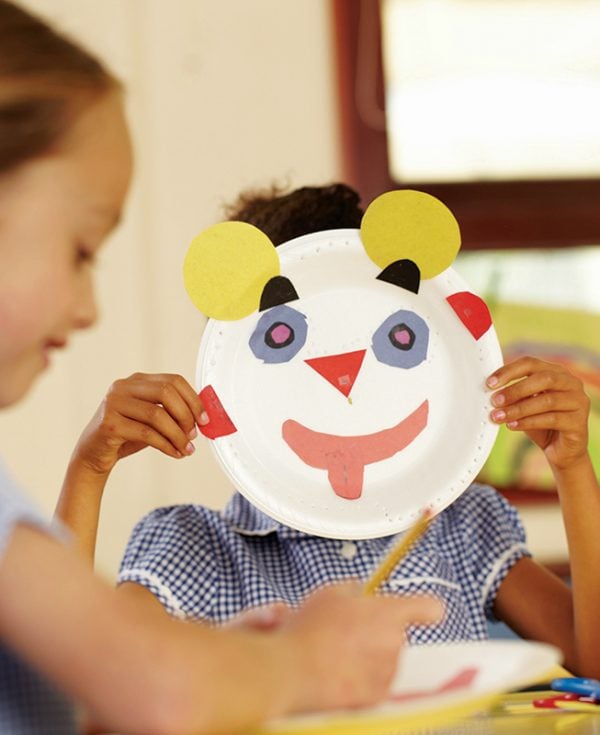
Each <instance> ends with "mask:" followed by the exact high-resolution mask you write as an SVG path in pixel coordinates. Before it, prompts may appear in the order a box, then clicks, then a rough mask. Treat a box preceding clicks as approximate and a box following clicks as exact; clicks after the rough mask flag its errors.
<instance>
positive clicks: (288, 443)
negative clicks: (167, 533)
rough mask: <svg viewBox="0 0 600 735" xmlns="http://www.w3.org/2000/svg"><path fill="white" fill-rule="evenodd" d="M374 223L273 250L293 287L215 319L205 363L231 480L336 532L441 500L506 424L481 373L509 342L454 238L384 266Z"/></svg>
mask: <svg viewBox="0 0 600 735" xmlns="http://www.w3.org/2000/svg"><path fill="white" fill-rule="evenodd" d="M394 193H396V194H397V193H398V192H393V194H394ZM384 196H386V195H384ZM423 196H426V195H423ZM429 199H432V197H429ZM377 201H378V200H375V202H377ZM434 201H436V202H437V200H434ZM438 204H440V203H439V202H438ZM441 206H443V205H441ZM370 210H371V208H369V209H368V210H367V213H366V214H365V219H367V218H368V216H369V213H370ZM446 211H447V210H446ZM372 219H373V217H371V220H372ZM452 221H454V220H452ZM364 223H365V220H363V226H362V227H361V230H360V231H359V230H332V231H327V232H319V233H314V234H311V235H307V236H305V237H301V238H298V239H296V240H292V241H290V242H288V243H285V244H283V245H281V246H279V247H278V248H277V250H276V253H277V255H278V258H279V261H280V273H281V276H277V278H274V279H272V280H273V282H274V283H275V290H277V289H279V290H280V291H283V296H281V294H277V293H276V294H275V302H276V303H275V305H273V306H269V303H270V301H269V299H271V301H273V294H272V293H270V292H269V288H270V286H269V287H265V288H264V290H263V292H262V297H261V310H259V309H258V305H257V307H256V310H254V311H251V312H250V313H246V315H245V316H241V317H240V318H232V317H231V316H228V318H227V319H214V318H213V319H210V320H209V323H208V325H207V328H206V330H205V333H204V335H203V339H202V342H201V346H200V351H199V355H198V363H197V371H196V381H197V385H198V388H199V389H200V388H202V389H203V391H202V397H203V400H204V403H205V406H206V408H207V410H208V412H209V414H210V415H211V422H210V424H209V426H208V427H207V429H208V432H209V433H208V435H209V436H211V438H212V439H213V442H212V446H213V449H214V451H215V453H216V456H217V458H218V460H219V462H220V464H221V465H222V467H223V469H224V470H225V472H226V473H227V475H228V476H229V478H230V479H231V481H232V483H233V484H234V486H235V487H236V488H237V489H238V490H240V492H242V493H243V494H244V495H245V496H246V497H247V498H248V500H249V501H250V502H251V503H253V504H254V505H255V506H257V507H258V508H259V509H260V510H262V511H263V512H265V513H266V514H268V515H269V516H271V517H272V518H275V519H276V520H278V521H280V522H281V523H284V524H286V525H288V526H291V527H293V528H296V529H299V530H301V531H304V532H306V533H311V534H316V535H319V536H326V537H334V538H348V539H351V538H352V539H359V538H369V537H376V536H385V535H389V534H393V533H397V532H399V531H402V530H404V529H405V528H407V527H408V526H409V525H410V524H411V523H412V522H413V521H414V520H415V519H416V518H417V517H418V516H419V515H420V513H421V511H422V509H423V508H424V507H425V506H430V507H432V509H433V510H434V512H437V511H440V510H442V509H443V508H445V507H446V506H447V505H449V504H450V503H451V502H452V501H453V500H455V499H456V498H457V497H458V495H460V493H462V492H463V490H465V489H466V487H467V486H468V485H469V484H470V483H471V482H472V481H473V479H474V478H475V476H476V474H477V472H478V471H479V469H480V468H481V466H482V465H483V463H484V461H485V459H486V458H487V456H488V454H489V452H490V450H491V447H492V445H493V442H494V440H495V437H496V433H497V427H496V426H495V425H494V424H492V422H491V421H490V419H489V412H490V404H489V392H488V391H487V390H486V388H485V379H486V377H487V376H488V375H489V374H490V373H491V372H492V371H493V370H495V369H496V368H498V367H499V365H500V364H501V362H502V358H501V352H500V348H499V345H498V340H497V337H496V334H495V331H494V328H493V326H492V324H491V319H490V316H489V311H488V310H487V307H486V306H485V304H484V303H483V301H482V300H481V299H480V298H479V297H477V296H476V295H474V294H473V293H471V292H470V290H469V288H468V286H467V285H466V284H465V282H464V281H463V280H462V278H461V277H460V276H459V275H458V274H457V273H456V272H455V271H454V270H453V269H452V268H451V267H449V265H448V263H449V262H452V260H453V258H454V256H455V254H456V250H457V248H458V246H456V247H455V249H454V251H453V253H451V255H449V256H446V259H445V260H443V259H442V261H443V262H442V264H441V265H440V264H439V263H436V264H435V266H432V268H429V263H428V261H427V258H422V259H421V261H419V259H418V256H417V255H415V254H414V253H413V252H409V253H408V254H409V255H411V257H412V259H403V258H399V259H397V260H396V261H395V262H393V263H392V264H391V266H390V267H384V268H382V264H385V263H386V262H387V261H386V258H387V259H388V260H389V258H390V256H389V255H387V256H386V255H384V256H382V257H378V254H377V253H375V254H374V253H373V249H374V248H373V238H374V237H375V240H376V243H377V244H379V243H380V240H381V236H380V233H378V232H376V233H375V235H374V234H373V232H372V231H371V230H372V228H371V230H370V229H369V228H368V227H366V228H365V224H364ZM229 224H239V223H229ZM245 227H249V226H248V225H245ZM251 229H252V230H255V228H251ZM256 232H258V231H257V230H256ZM260 234H262V233H260ZM400 235H401V233H400ZM400 235H399V242H400V245H398V247H399V248H400V250H401V252H400V255H402V248H404V247H405V246H404V245H403V244H402V243H403V242H404V240H403V238H402V236H400ZM263 237H264V236H263ZM409 250H410V249H409ZM433 250H435V248H433ZM367 251H368V254H367ZM427 252H428V257H430V258H433V255H431V253H429V251H427ZM434 255H435V252H434ZM434 259H435V258H434ZM438 259H439V258H438ZM415 260H416V261H417V263H418V266H417V270H416V278H417V283H415V282H414V278H413V277H414V276H415V271H414V268H413V266H414V262H413V261H415ZM398 263H400V266H398ZM406 263H408V264H409V265H408V266H406ZM411 264H412V265H411ZM398 268H399V269H400V271H402V269H404V272H403V273H401V274H400V276H398ZM411 269H412V270H411ZM440 269H441V270H440ZM436 270H437V271H440V272H439V273H436ZM432 273H433V275H432ZM419 274H420V281H419ZM290 287H291V289H292V292H293V293H292V295H291V297H290V293H289V291H290ZM226 288H227V284H226V283H224V284H223V285H222V287H221V289H222V290H226ZM286 289H287V291H288V293H287V296H286ZM238 290H239V291H240V292H241V291H242V286H241V285H240V286H239V289H238ZM265 294H266V296H265ZM265 302H266V304H265ZM247 311H248V309H246V312H247ZM211 431H212V432H213V433H212V434H211V433H210V432H211Z"/></svg>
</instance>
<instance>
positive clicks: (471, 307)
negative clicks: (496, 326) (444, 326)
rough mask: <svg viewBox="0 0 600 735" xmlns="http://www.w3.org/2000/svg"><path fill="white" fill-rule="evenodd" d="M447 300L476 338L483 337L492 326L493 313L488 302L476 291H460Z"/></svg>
mask: <svg viewBox="0 0 600 735" xmlns="http://www.w3.org/2000/svg"><path fill="white" fill-rule="evenodd" d="M446 301H447V302H448V303H449V304H450V306H451V307H452V308H453V309H454V311H455V312H456V314H457V315H458V318H459V319H460V320H461V322H462V323H463V324H464V325H465V327H466V328H467V329H468V330H469V332H471V334H472V335H473V337H475V339H476V340H477V339H479V338H480V337H483V335H484V334H485V333H486V332H487V330H488V329H489V328H490V327H491V326H492V315H491V314H490V310H489V309H488V307H487V304H486V303H485V301H484V300H483V299H480V298H479V296H476V295H475V294H474V293H471V292H470V291H458V292H457V293H453V294H452V296H448V297H447V299H446Z"/></svg>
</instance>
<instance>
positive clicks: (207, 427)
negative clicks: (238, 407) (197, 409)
mask: <svg viewBox="0 0 600 735" xmlns="http://www.w3.org/2000/svg"><path fill="white" fill-rule="evenodd" d="M198 395H199V397H200V400H201V401H202V405H203V407H204V410H205V411H206V413H207V414H208V419H209V421H208V424H204V425H200V431H201V432H202V434H204V436H205V437H207V438H208V439H216V438H217V437H219V436H228V435H229V434H233V433H235V432H236V431H237V429H236V428H235V426H234V424H233V421H232V420H231V419H230V418H229V416H228V415H227V411H226V410H225V409H224V408H223V404H222V403H221V401H220V400H219V397H218V396H217V394H216V393H215V389H214V388H213V387H212V385H207V386H206V387H205V388H203V389H202V390H201V391H200V393H199V394H198Z"/></svg>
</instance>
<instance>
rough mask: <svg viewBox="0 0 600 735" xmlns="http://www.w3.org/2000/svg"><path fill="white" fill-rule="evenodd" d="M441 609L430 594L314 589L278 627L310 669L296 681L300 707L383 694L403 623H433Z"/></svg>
mask: <svg viewBox="0 0 600 735" xmlns="http://www.w3.org/2000/svg"><path fill="white" fill-rule="evenodd" d="M443 611H444V609H443V605H442V604H441V602H440V601H439V600H438V599H436V598H433V597H428V596H427V597H426V596H421V597H411V596H408V597H398V596H390V597H385V596H381V597H380V596H373V597H368V596H366V595H364V594H363V592H362V585H359V584H356V585H353V584H348V583H346V584H337V585H333V586H330V587H326V588H323V589H320V590H318V591H317V592H315V593H313V594H312V595H311V596H310V597H308V599H307V600H306V602H305V603H304V605H303V606H302V607H301V608H300V609H299V610H297V611H296V612H294V613H292V614H290V615H289V617H288V621H287V622H286V624H285V625H283V626H282V627H281V628H280V631H279V632H280V633H282V634H283V635H287V636H290V635H291V637H292V639H295V641H294V642H295V648H296V649H297V650H296V652H295V655H294V661H296V662H297V664H296V666H297V668H298V670H299V671H301V672H302V671H305V672H310V676H305V677H304V678H303V680H302V681H301V682H300V683H299V686H298V691H297V693H298V694H299V695H301V697H300V702H299V703H298V709H300V710H302V709H315V707H316V708H318V709H321V708H338V707H358V706H364V705H370V704H374V703H375V702H378V701H380V700H382V699H383V698H384V697H385V696H386V694H387V693H388V690H389V687H390V684H391V682H392V680H393V677H394V674H395V673H396V669H397V666H398V655H399V653H400V651H401V649H402V647H403V645H404V644H405V642H406V628H407V627H408V626H409V625H413V624H424V625H430V624H432V623H437V622H439V621H440V619H441V618H442V615H443ZM303 664H304V665H303Z"/></svg>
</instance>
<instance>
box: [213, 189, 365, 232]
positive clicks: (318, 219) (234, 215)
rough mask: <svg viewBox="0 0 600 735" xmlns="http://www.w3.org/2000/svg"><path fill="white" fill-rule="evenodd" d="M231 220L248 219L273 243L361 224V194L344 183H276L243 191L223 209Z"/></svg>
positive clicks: (242, 220) (244, 220)
mask: <svg viewBox="0 0 600 735" xmlns="http://www.w3.org/2000/svg"><path fill="white" fill-rule="evenodd" d="M226 216H227V217H228V219H230V220H237V221H238V222H248V223H249V224H251V225H255V226H256V227H258V228H259V229H260V230H262V231H263V232H264V233H265V234H266V235H268V236H269V237H270V239H271V241H272V242H273V244H274V245H280V244H281V243H282V242H287V240H292V239H293V238H295V237H300V236H301V235H307V234H308V233H310V232H320V231H321V230H337V229H340V228H346V227H352V228H355V227H360V221H361V219H362V216H363V210H362V209H361V207H360V196H359V195H358V193H357V192H356V191H354V189H352V188H351V187H349V186H347V185H346V184H340V183H338V184H331V185H329V186H303V187H302V188H301V189H295V190H294V191H291V192H287V193H286V192H285V191H284V190H282V189H280V188H279V187H277V186H273V187H271V188H270V189H264V190H259V191H247V192H243V193H242V194H241V195H240V196H239V198H238V200H237V201H236V202H235V203H234V204H232V205H230V206H228V207H227V208H226Z"/></svg>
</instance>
